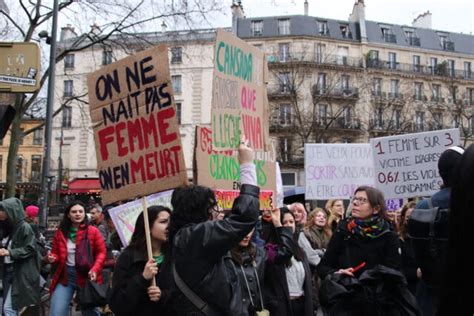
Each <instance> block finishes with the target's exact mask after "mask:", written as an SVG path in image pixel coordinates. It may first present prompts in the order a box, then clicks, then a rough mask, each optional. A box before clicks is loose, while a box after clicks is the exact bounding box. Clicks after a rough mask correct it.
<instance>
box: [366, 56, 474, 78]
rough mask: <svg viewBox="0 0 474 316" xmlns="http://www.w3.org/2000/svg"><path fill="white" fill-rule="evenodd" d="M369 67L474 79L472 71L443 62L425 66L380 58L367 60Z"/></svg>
mask: <svg viewBox="0 0 474 316" xmlns="http://www.w3.org/2000/svg"><path fill="white" fill-rule="evenodd" d="M366 65H367V68H372V69H386V70H390V71H402V72H411V73H418V74H423V75H432V76H441V77H451V78H457V79H466V80H474V75H473V74H472V72H468V71H465V70H460V69H449V68H448V67H443V66H442V64H438V66H423V65H419V64H404V63H398V62H397V63H395V62H390V61H384V60H380V59H370V58H368V59H367V60H366Z"/></svg>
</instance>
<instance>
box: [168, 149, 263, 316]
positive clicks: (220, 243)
mask: <svg viewBox="0 0 474 316" xmlns="http://www.w3.org/2000/svg"><path fill="white" fill-rule="evenodd" d="M239 161H240V180H241V184H242V185H241V188H240V196H239V197H237V199H236V200H235V202H234V204H233V207H232V211H231V212H230V214H229V215H228V216H227V217H226V218H224V219H223V220H219V221H212V213H213V210H215V209H216V208H217V202H216V197H215V194H214V192H213V191H212V190H211V189H210V188H206V187H203V186H199V185H191V186H187V187H180V188H177V189H175V190H174V191H173V195H172V197H171V204H172V205H173V214H172V215H171V221H170V229H169V232H170V234H169V235H170V242H171V244H172V253H173V263H174V267H175V272H176V274H177V276H178V277H179V278H178V277H175V280H179V279H181V280H182V281H183V282H182V283H181V282H177V287H178V288H179V290H178V291H177V292H178V293H177V295H175V297H174V298H173V308H174V309H175V312H176V313H175V315H202V313H201V311H200V309H201V308H202V306H201V305H200V304H199V303H198V302H197V300H195V299H192V298H188V297H191V295H189V293H188V291H186V290H183V289H184V286H180V285H179V284H178V283H181V284H185V285H186V287H187V288H189V289H191V291H192V292H194V294H195V295H197V296H198V297H199V298H200V299H201V300H202V301H204V302H205V304H206V305H205V308H206V309H207V310H208V315H210V314H212V315H219V316H220V315H222V316H224V315H238V313H239V310H241V307H242V302H241V297H239V296H238V295H236V293H239V292H240V288H239V282H238V279H237V278H236V277H235V274H234V273H232V270H231V269H233V268H232V266H231V264H229V262H228V261H229V260H231V258H230V256H229V255H228V254H229V251H230V250H231V249H232V248H234V247H235V246H237V245H238V243H239V242H240V241H241V240H242V239H244V237H245V236H246V235H247V234H248V233H249V232H250V231H251V230H252V229H253V228H254V227H255V224H256V222H257V220H258V215H259V201H258V197H259V192H260V190H259V188H258V187H257V186H256V184H257V180H256V171H255V165H254V164H253V151H252V150H251V149H250V148H249V147H248V146H247V145H246V143H245V142H241V144H240V146H239ZM197 305H199V307H198V306H197Z"/></svg>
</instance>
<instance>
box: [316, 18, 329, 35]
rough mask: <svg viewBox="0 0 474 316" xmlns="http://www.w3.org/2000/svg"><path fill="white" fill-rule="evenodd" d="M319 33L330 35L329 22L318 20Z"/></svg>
mask: <svg viewBox="0 0 474 316" xmlns="http://www.w3.org/2000/svg"><path fill="white" fill-rule="evenodd" d="M318 32H319V35H329V29H328V22H326V21H318Z"/></svg>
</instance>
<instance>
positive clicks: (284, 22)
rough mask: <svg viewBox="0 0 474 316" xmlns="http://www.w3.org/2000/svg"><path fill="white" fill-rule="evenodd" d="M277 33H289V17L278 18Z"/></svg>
mask: <svg viewBox="0 0 474 316" xmlns="http://www.w3.org/2000/svg"><path fill="white" fill-rule="evenodd" d="M278 34H280V35H290V19H281V20H278Z"/></svg>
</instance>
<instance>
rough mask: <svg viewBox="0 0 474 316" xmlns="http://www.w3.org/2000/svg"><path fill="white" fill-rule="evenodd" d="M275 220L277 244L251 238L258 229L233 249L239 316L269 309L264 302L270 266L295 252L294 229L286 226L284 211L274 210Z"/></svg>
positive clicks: (273, 220)
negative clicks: (267, 269)
mask: <svg viewBox="0 0 474 316" xmlns="http://www.w3.org/2000/svg"><path fill="white" fill-rule="evenodd" d="M271 221H272V224H273V227H274V229H275V232H276V242H277V243H276V244H268V245H266V246H265V247H263V246H258V245H256V244H255V243H253V242H252V241H251V239H252V235H253V234H254V232H255V230H252V231H251V232H250V233H249V234H248V235H247V236H245V238H244V239H243V240H242V241H241V242H240V243H239V244H238V245H237V246H236V247H234V248H233V249H232V250H231V251H230V254H231V257H232V261H231V263H232V266H233V268H234V273H235V275H237V277H238V279H239V283H240V288H241V293H239V294H237V295H239V296H240V297H241V298H242V300H241V301H242V310H241V311H240V314H234V316H238V315H255V312H256V311H262V310H263V309H266V307H265V304H264V301H263V296H264V293H263V288H264V284H263V281H264V273H265V269H266V266H268V265H272V264H276V263H284V262H288V260H289V259H290V258H291V256H292V255H293V253H292V247H293V245H292V242H293V241H292V238H293V237H292V231H291V230H290V229H288V228H286V227H283V226H282V223H281V218H280V210H279V209H275V210H273V211H272V212H271Z"/></svg>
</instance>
